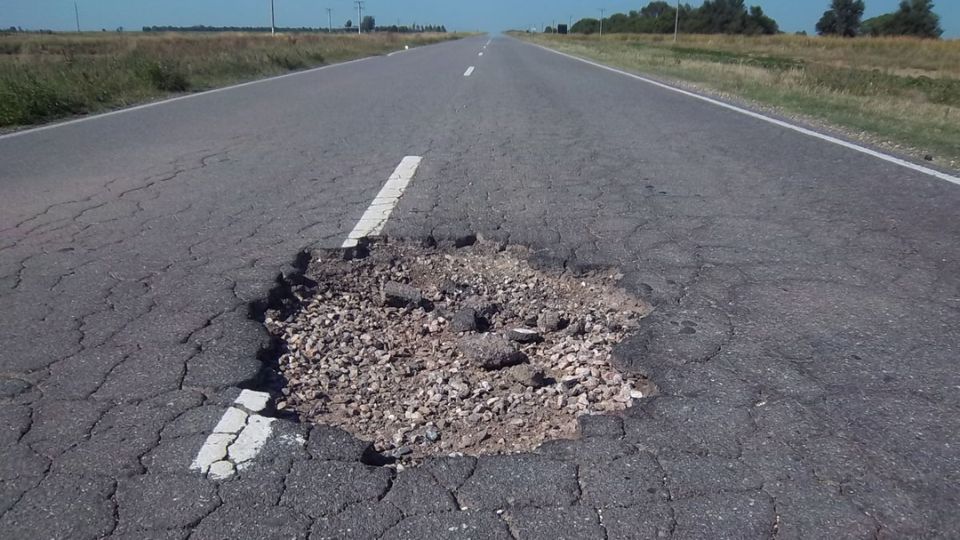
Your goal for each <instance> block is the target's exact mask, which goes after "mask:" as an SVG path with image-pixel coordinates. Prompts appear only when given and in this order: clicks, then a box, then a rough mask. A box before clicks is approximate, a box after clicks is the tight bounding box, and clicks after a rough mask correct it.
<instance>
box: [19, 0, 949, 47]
mask: <svg viewBox="0 0 960 540" xmlns="http://www.w3.org/2000/svg"><path fill="white" fill-rule="evenodd" d="M275 2H276V6H277V7H276V9H277V24H278V25H280V26H319V25H323V26H326V24H327V15H326V10H325V8H327V7H330V8H333V10H334V11H333V13H334V24H340V25H342V24H343V23H344V21H346V20H347V19H348V18H349V19H354V22H356V18H357V17H356V10H355V9H354V8H353V2H352V1H351V0H275ZM78 3H79V5H80V19H81V21H80V22H81V25H82V27H83V28H84V29H87V30H96V29H100V28H109V29H113V28H116V27H118V26H123V27H126V28H131V29H136V28H140V27H142V26H144V25H154V24H157V25H178V26H180V25H182V26H187V25H192V24H206V25H211V26H261V25H263V26H265V25H269V24H270V1H269V0H78ZM646 3H647V0H640V1H621V0H591V1H583V0H526V1H524V0H521V1H517V0H367V11H368V13H370V14H372V15H374V16H376V18H377V22H378V23H379V24H394V23H396V22H397V21H398V20H399V21H400V22H401V23H403V24H409V23H413V22H416V23H418V24H445V25H446V26H447V28H448V29H457V30H478V29H479V30H486V31H498V30H505V29H508V28H520V27H529V26H531V25H537V26H540V25H543V24H553V22H554V20H556V21H557V22H564V21H565V20H566V19H567V18H569V17H573V19H574V20H576V19H578V18H580V17H596V16H597V15H598V14H599V8H601V7H603V8H606V9H607V13H613V12H617V11H623V12H625V11H629V10H631V9H639V8H640V7H642V6H643V5H645V4H646ZM690 3H691V4H694V5H699V4H700V3H702V2H701V1H699V0H693V1H692V2H690ZM747 3H748V4H751V5H754V4H755V5H760V6H762V7H763V9H764V11H766V12H767V13H768V14H769V15H771V16H772V17H774V18H775V19H776V20H777V21H778V22H779V23H780V26H781V28H782V29H783V30H785V31H790V32H793V31H797V30H807V31H808V32H812V31H813V26H814V24H816V22H817V19H818V18H819V17H820V15H821V14H822V13H823V11H824V9H826V7H827V4H828V3H829V2H828V0H753V1H750V0H747ZM866 3H867V16H873V15H878V14H880V13H885V12H888V11H893V10H894V9H896V7H897V5H898V4H899V0H866ZM937 12H938V13H939V14H940V16H941V25H942V26H943V28H944V30H945V31H946V34H945V37H952V38H958V37H960V1H958V0H939V1H937ZM9 26H22V27H25V28H50V29H54V30H71V29H72V28H73V27H74V22H73V0H0V27H9Z"/></svg>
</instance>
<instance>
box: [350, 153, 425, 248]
mask: <svg viewBox="0 0 960 540" xmlns="http://www.w3.org/2000/svg"><path fill="white" fill-rule="evenodd" d="M422 160H423V158H422V157H420V156H407V157H405V158H403V160H402V161H400V165H397V169H396V170H395V171H393V174H391V175H390V178H388V179H387V182H386V183H385V184H383V188H381V189H380V193H377V196H376V197H375V198H374V199H373V202H372V203H370V207H369V208H367V211H366V212H364V213H363V216H361V217H360V221H358V222H357V225H356V226H355V227H354V228H353V230H352V231H350V234H349V235H347V239H346V240H344V241H343V245H342V246H341V247H344V248H351V247H354V246H356V245H357V242H358V241H359V240H360V239H361V238H366V237H368V236H376V235H378V234H380V232H381V231H383V227H384V225H386V224H387V220H388V219H389V218H390V214H391V212H393V208H394V207H395V206H396V205H397V202H399V201H400V197H401V196H403V192H404V190H405V189H407V184H409V183H410V180H411V179H413V175H414V174H416V173H417V167H419V166H420V162H421V161H422Z"/></svg>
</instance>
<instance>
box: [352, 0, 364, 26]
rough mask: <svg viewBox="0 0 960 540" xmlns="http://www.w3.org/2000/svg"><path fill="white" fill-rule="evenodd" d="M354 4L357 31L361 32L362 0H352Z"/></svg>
mask: <svg viewBox="0 0 960 540" xmlns="http://www.w3.org/2000/svg"><path fill="white" fill-rule="evenodd" d="M353 3H354V4H356V5H357V33H358V34H362V33H363V4H364V3H365V2H363V0H354V2H353Z"/></svg>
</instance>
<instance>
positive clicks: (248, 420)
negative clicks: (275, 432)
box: [190, 390, 274, 480]
mask: <svg viewBox="0 0 960 540" xmlns="http://www.w3.org/2000/svg"><path fill="white" fill-rule="evenodd" d="M269 400H270V395H269V394H267V393H265V392H254V391H252V390H242V391H241V392H240V395H239V396H237V399H235V400H234V402H233V404H234V406H233V407H229V408H228V409H227V410H226V412H224V413H223V416H222V417H221V418H220V421H219V422H217V425H216V426H215V427H214V428H213V433H211V434H210V435H209V436H208V437H207V439H206V440H205V441H204V442H203V446H202V447H200V451H199V452H197V457H195V458H194V459H193V463H191V464H190V468H191V469H193V470H196V471H200V473H201V474H206V475H207V476H209V477H210V478H213V479H214V480H222V479H224V478H229V477H230V476H232V475H233V473H234V472H235V471H236V470H237V469H242V468H243V467H244V466H245V465H247V464H249V462H250V461H251V460H252V459H253V458H255V457H256V456H257V454H258V453H260V450H261V449H262V448H263V445H264V444H265V443H266V442H267V438H269V437H270V432H271V430H272V429H273V428H272V424H273V420H274V419H273V418H267V417H266V416H261V415H259V414H257V413H259V412H260V411H262V410H263V409H265V408H266V407H267V402H268V401H269Z"/></svg>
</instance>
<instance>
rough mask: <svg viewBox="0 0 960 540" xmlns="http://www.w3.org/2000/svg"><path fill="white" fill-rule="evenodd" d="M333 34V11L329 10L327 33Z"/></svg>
mask: <svg viewBox="0 0 960 540" xmlns="http://www.w3.org/2000/svg"><path fill="white" fill-rule="evenodd" d="M330 32H333V9H332V8H327V33H328V34H329V33H330Z"/></svg>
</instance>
